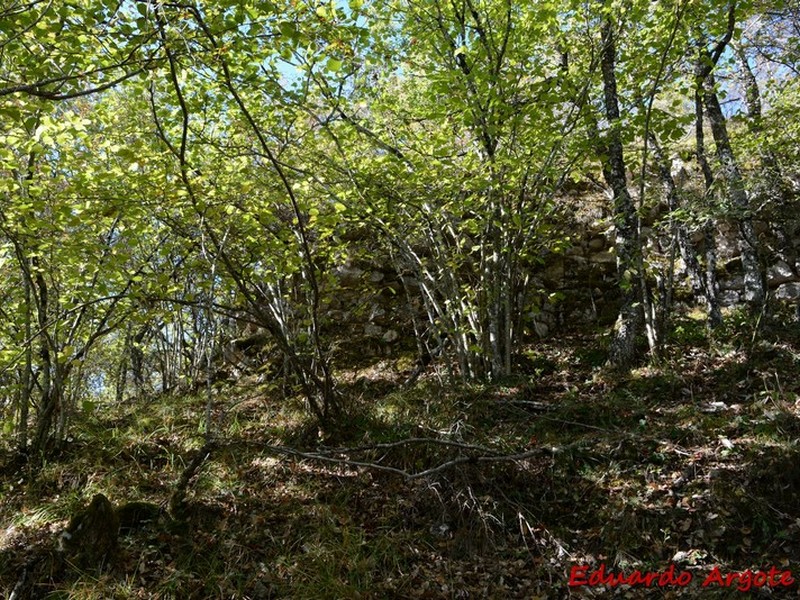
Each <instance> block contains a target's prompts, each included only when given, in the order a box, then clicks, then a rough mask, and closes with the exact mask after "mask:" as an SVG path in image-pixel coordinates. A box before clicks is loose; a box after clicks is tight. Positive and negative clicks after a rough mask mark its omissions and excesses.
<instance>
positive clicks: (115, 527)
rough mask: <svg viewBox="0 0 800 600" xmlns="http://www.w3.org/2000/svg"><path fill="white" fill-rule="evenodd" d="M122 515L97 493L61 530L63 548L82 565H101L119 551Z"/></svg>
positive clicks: (70, 560)
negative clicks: (120, 518)
mask: <svg viewBox="0 0 800 600" xmlns="http://www.w3.org/2000/svg"><path fill="white" fill-rule="evenodd" d="M118 538H119V517H118V516H117V512H116V511H115V510H114V506H113V505H112V504H111V502H109V500H108V498H106V497H105V496H104V495H103V494H97V495H96V496H95V497H94V498H92V502H91V503H90V504H89V506H88V507H87V508H86V509H85V510H82V511H80V512H79V513H78V514H76V515H75V516H74V517H73V518H72V520H71V521H70V522H69V525H68V526H67V528H66V530H64V532H63V533H62V534H61V540H60V541H61V549H62V550H63V552H64V554H65V556H66V559H67V561H68V562H70V563H72V564H74V565H75V566H77V567H78V568H81V569H101V568H102V567H103V566H104V565H105V564H106V563H107V562H108V561H109V560H110V559H111V558H112V557H113V555H114V554H115V552H116V550H117V540H118Z"/></svg>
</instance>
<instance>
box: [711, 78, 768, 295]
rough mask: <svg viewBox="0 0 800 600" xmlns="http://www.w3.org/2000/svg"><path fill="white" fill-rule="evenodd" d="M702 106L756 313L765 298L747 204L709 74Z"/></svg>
mask: <svg viewBox="0 0 800 600" xmlns="http://www.w3.org/2000/svg"><path fill="white" fill-rule="evenodd" d="M703 104H704V105H705V109H706V116H707V117H708V121H709V123H710V124H711V132H712V134H713V135H714V143H715V144H716V147H717V158H718V159H719V162H720V168H721V174H722V177H723V178H724V180H725V183H726V184H727V189H728V198H729V200H730V203H731V208H732V209H733V217H734V219H735V220H736V222H737V224H738V226H739V251H740V252H741V260H742V269H743V271H744V292H745V301H746V302H747V303H748V304H750V305H751V306H752V307H754V308H755V309H759V308H760V307H761V306H762V305H763V304H764V301H765V299H766V294H765V290H764V287H765V286H764V278H763V276H762V274H761V267H760V263H759V258H758V240H757V238H756V233H755V228H754V226H753V218H752V215H751V213H750V203H749V201H748V199H747V192H746V191H745V188H744V179H743V178H742V174H741V171H740V170H739V163H738V162H737V160H736V156H735V154H734V152H733V148H732V147H731V143H730V138H729V136H728V127H727V123H726V119H725V115H724V114H723V113H722V107H721V106H720V103H719V97H718V96H717V91H716V81H715V80H714V74H713V73H709V74H708V76H707V77H706V78H705V81H704V82H703Z"/></svg>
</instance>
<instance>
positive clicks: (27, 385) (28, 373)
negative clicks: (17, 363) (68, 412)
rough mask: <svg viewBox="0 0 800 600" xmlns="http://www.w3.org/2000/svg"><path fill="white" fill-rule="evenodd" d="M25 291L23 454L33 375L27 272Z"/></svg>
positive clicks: (21, 402)
mask: <svg viewBox="0 0 800 600" xmlns="http://www.w3.org/2000/svg"><path fill="white" fill-rule="evenodd" d="M22 280H23V286H24V290H25V325H24V331H25V365H24V366H23V368H22V374H21V376H20V394H19V405H18V406H19V417H18V420H17V449H18V450H19V452H20V453H21V454H25V453H26V452H27V451H28V412H29V409H30V405H31V388H32V386H31V383H32V374H33V340H32V339H31V333H32V327H31V319H32V318H33V315H32V314H31V308H32V305H31V301H32V298H31V284H30V280H29V278H28V274H27V272H26V273H24V274H23V278H22Z"/></svg>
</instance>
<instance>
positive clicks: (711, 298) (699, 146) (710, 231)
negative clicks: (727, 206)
mask: <svg viewBox="0 0 800 600" xmlns="http://www.w3.org/2000/svg"><path fill="white" fill-rule="evenodd" d="M704 68H705V67H704V63H703V61H702V60H700V59H698V61H697V64H696V66H695V75H696V76H697V78H698V79H700V78H702V77H703V76H704V75H703V69H704ZM694 117H695V132H694V133H695V145H696V148H695V152H696V156H697V163H698V164H699V165H700V170H701V171H702V173H703V181H704V183H705V197H706V198H707V199H708V198H710V197H711V188H712V186H713V185H714V174H713V173H712V172H711V167H710V166H709V164H708V158H707V156H706V143H705V132H704V131H703V95H702V91H701V90H700V88H699V87H698V88H697V89H696V90H695V93H694ZM703 237H704V242H705V253H706V276H705V281H704V284H705V285H704V293H705V297H706V304H707V310H708V326H709V327H710V328H712V329H713V328H715V327H717V326H719V325H720V324H722V311H721V310H720V306H719V286H718V285H717V241H716V239H715V236H714V224H713V223H712V221H711V220H707V221H706V222H705V224H704V225H703Z"/></svg>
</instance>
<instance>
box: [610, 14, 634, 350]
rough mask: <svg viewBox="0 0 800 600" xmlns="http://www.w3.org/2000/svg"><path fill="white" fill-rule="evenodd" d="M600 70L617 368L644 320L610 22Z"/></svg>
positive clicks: (612, 348) (612, 342)
mask: <svg viewBox="0 0 800 600" xmlns="http://www.w3.org/2000/svg"><path fill="white" fill-rule="evenodd" d="M602 43H603V48H602V55H601V70H602V73H603V92H604V99H605V112H606V119H607V120H608V123H609V129H608V132H607V133H606V139H605V154H606V157H607V158H606V160H605V162H604V164H603V176H604V177H605V180H606V182H607V183H608V185H609V186H610V187H611V189H612V190H613V193H614V225H615V228H616V250H617V275H618V277H619V285H620V290H621V292H622V307H621V308H620V311H619V316H618V317H617V322H616V325H615V326H614V338H613V339H612V341H611V348H610V354H609V361H610V362H611V363H612V364H614V365H616V366H627V365H630V364H631V363H632V362H633V361H634V359H635V358H636V335H637V333H638V330H639V326H640V325H639V323H640V320H641V315H640V310H639V308H638V300H639V298H638V295H637V289H638V286H637V285H636V279H637V255H638V253H639V252H641V248H640V247H639V239H638V235H637V230H638V216H637V214H636V208H635V206H634V204H633V200H632V199H631V195H630V192H629V191H628V184H627V177H626V174H625V158H624V155H623V150H622V138H621V135H620V131H619V126H620V114H619V98H618V95H617V77H616V72H615V63H616V45H615V42H614V31H613V25H612V23H611V20H610V19H607V20H606V21H605V22H604V23H603V29H602Z"/></svg>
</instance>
